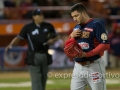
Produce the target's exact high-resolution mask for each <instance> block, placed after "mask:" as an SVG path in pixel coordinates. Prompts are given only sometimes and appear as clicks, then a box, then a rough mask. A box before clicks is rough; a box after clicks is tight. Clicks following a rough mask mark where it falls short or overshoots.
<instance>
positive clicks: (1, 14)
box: [0, 0, 4, 19]
mask: <svg viewBox="0 0 120 90" xmlns="http://www.w3.org/2000/svg"><path fill="white" fill-rule="evenodd" d="M0 8H2V9H3V8H4V2H3V0H0ZM3 18H4V10H0V19H3Z"/></svg>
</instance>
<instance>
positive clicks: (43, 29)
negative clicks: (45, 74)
mask: <svg viewBox="0 0 120 90" xmlns="http://www.w3.org/2000/svg"><path fill="white" fill-rule="evenodd" d="M55 36H56V32H55V29H54V27H53V25H51V24H50V23H48V22H42V23H41V24H40V25H36V24H35V23H34V22H31V23H29V24H26V25H25V26H24V27H23V28H22V30H21V31H20V33H19V35H18V37H19V38H20V39H27V41H28V50H29V51H40V50H42V51H47V50H48V45H46V46H44V45H43V43H45V42H47V40H48V39H50V38H53V37H55Z"/></svg>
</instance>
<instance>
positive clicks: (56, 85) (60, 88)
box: [0, 73, 120, 90]
mask: <svg viewBox="0 0 120 90" xmlns="http://www.w3.org/2000/svg"><path fill="white" fill-rule="evenodd" d="M4 75H6V74H3V75H2V73H0V76H1V77H0V83H19V82H28V81H30V77H29V74H28V73H26V74H25V76H24V74H22V75H21V74H20V76H17V75H19V74H16V73H15V74H12V73H9V74H8V76H7V75H6V76H4ZM10 75H11V76H10ZM12 75H15V76H16V77H14V76H12ZM9 76H10V77H9ZM6 77H7V78H6ZM111 79H114V78H111ZM48 80H50V81H53V84H47V86H46V88H47V89H46V90H69V88H70V82H71V78H66V79H64V78H55V77H51V78H48ZM107 88H108V89H107V90H109V89H110V90H112V89H113V90H119V88H120V84H108V85H107ZM116 88H117V89H116ZM0 90H31V87H30V86H28V87H0ZM87 90H89V89H87Z"/></svg>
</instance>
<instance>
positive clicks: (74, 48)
mask: <svg viewBox="0 0 120 90" xmlns="http://www.w3.org/2000/svg"><path fill="white" fill-rule="evenodd" d="M64 52H65V54H66V55H67V56H68V57H69V58H70V59H71V60H72V59H73V58H76V57H81V56H82V48H81V47H80V45H79V44H78V43H77V41H76V40H75V39H74V38H70V39H68V40H67V41H66V42H65V47H64Z"/></svg>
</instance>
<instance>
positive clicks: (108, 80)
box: [0, 79, 120, 88]
mask: <svg viewBox="0 0 120 90" xmlns="http://www.w3.org/2000/svg"><path fill="white" fill-rule="evenodd" d="M106 83H107V84H120V80H119V79H106ZM47 84H55V82H54V81H53V80H47ZM30 86H31V82H30V81H29V82H19V83H0V88H2V87H30Z"/></svg>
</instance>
